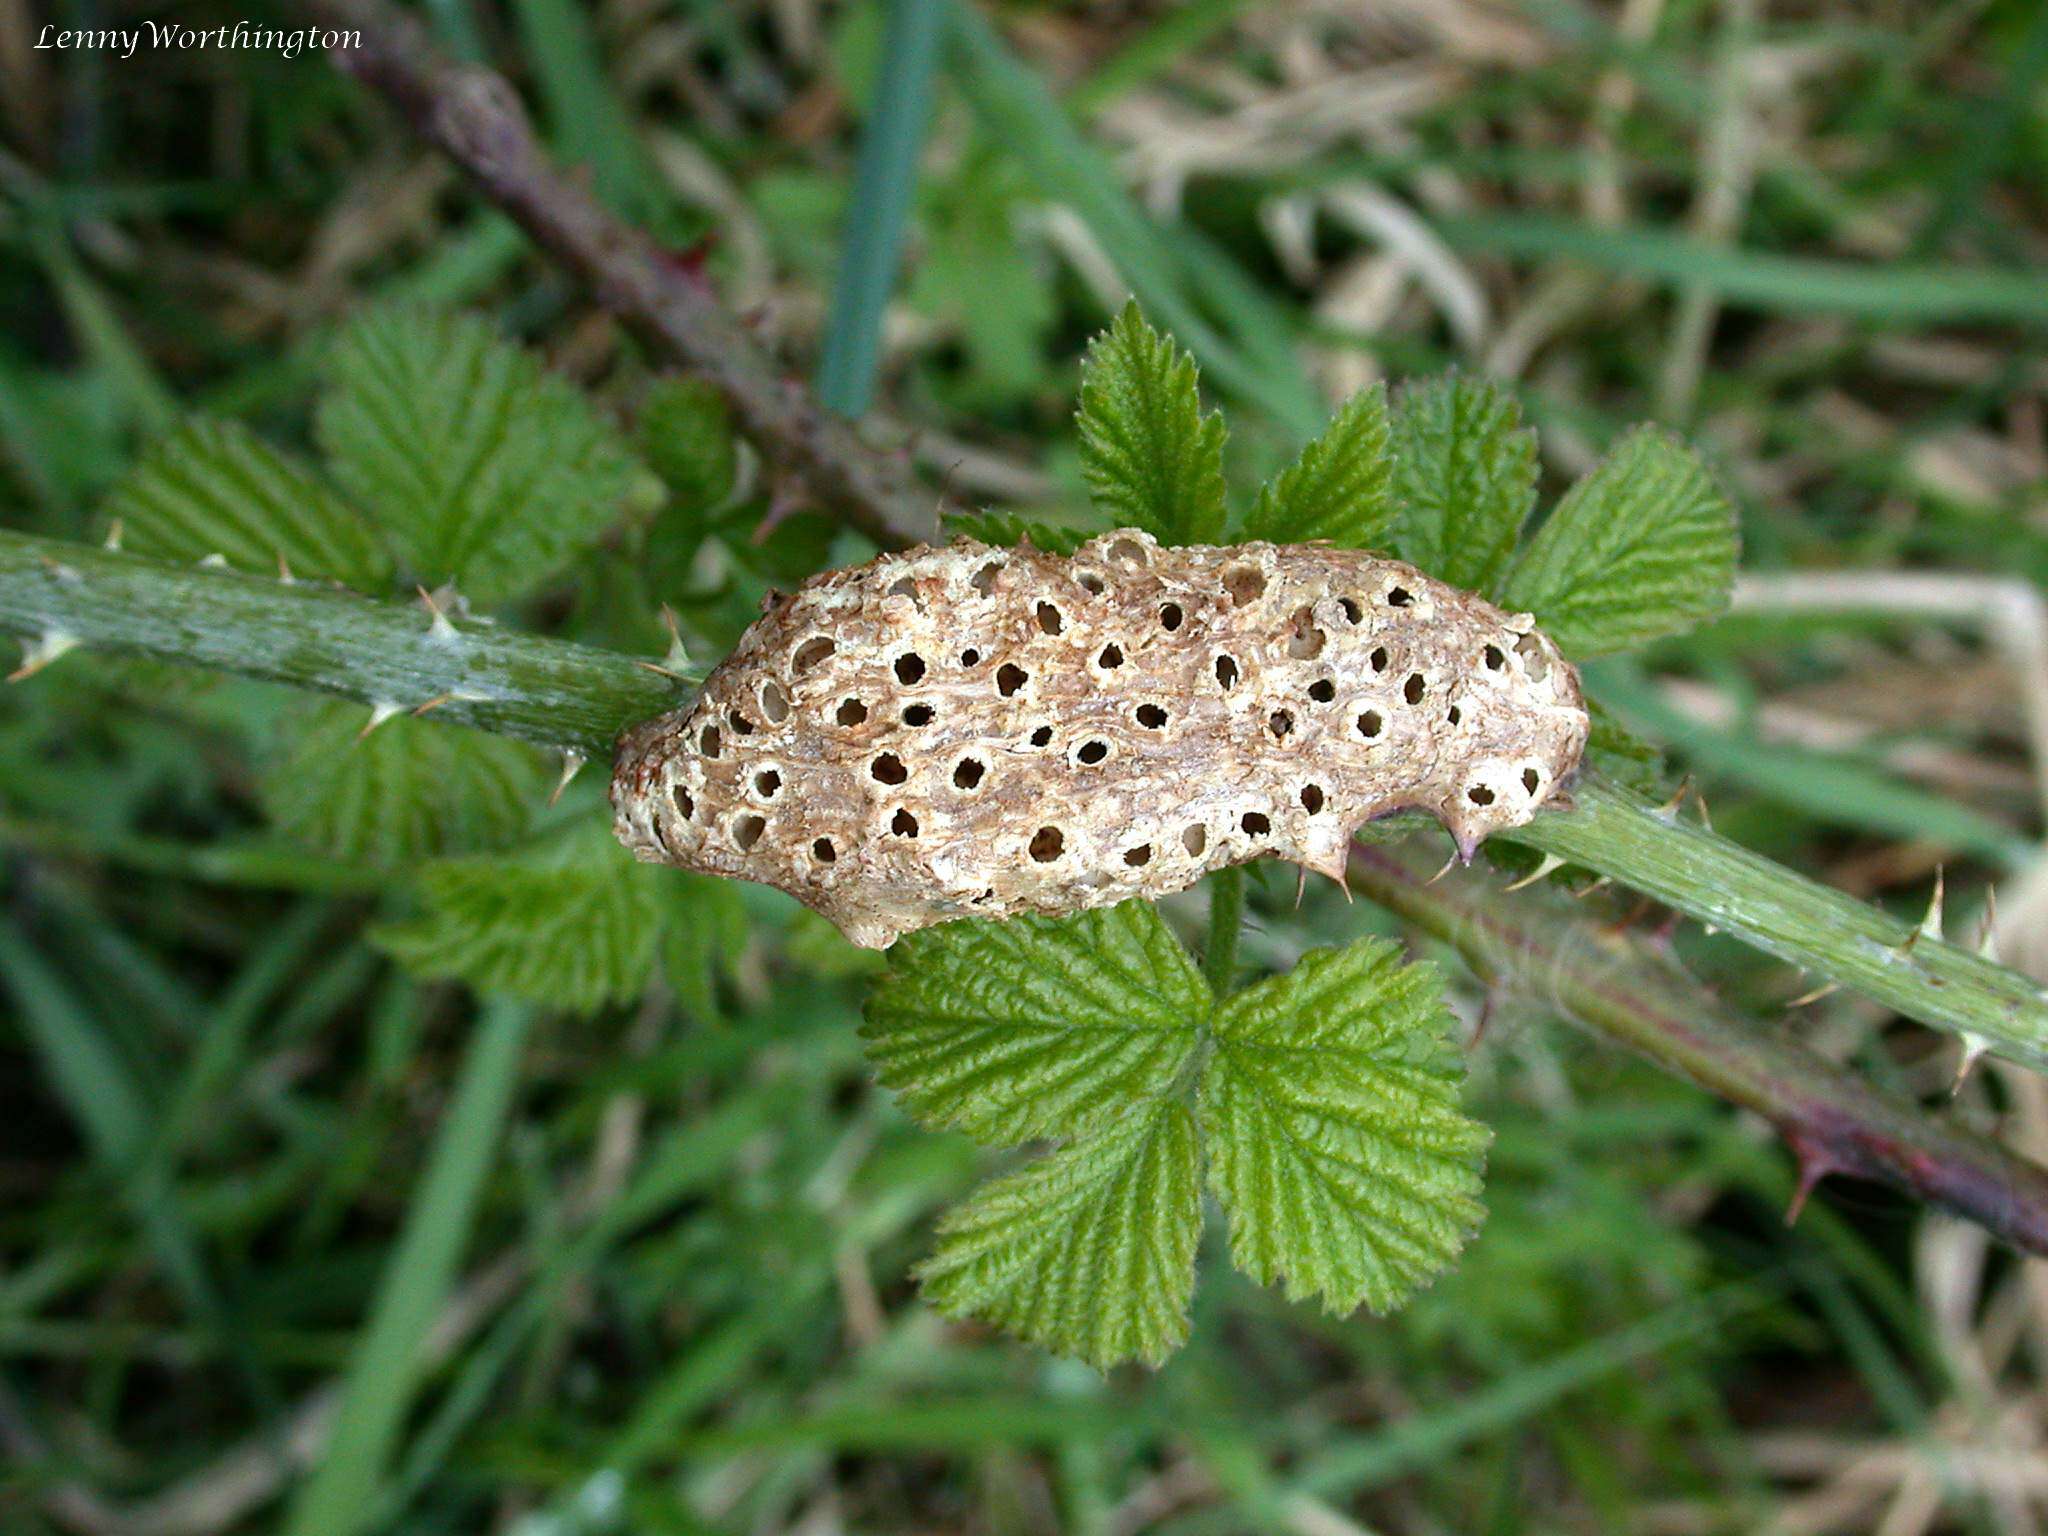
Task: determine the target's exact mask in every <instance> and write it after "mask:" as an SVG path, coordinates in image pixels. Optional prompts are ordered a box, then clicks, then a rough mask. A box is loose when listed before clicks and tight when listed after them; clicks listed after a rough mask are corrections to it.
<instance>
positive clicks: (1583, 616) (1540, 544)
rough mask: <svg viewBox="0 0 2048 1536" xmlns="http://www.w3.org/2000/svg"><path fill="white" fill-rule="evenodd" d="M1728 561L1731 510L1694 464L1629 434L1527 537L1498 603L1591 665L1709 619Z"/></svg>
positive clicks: (1661, 444)
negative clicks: (1590, 659)
mask: <svg viewBox="0 0 2048 1536" xmlns="http://www.w3.org/2000/svg"><path fill="white" fill-rule="evenodd" d="M1736 554H1737V544H1736V529H1735V513H1734V509H1733V508H1731V507H1730V506H1729V504H1728V501H1727V499H1726V498H1725V497H1724V496H1722V494H1721V491H1720V488H1719V487H1718V486H1716V485H1715V484H1714V479H1713V476H1711V475H1710V474H1708V473H1707V468H1706V466H1705V465H1704V464H1702V463H1701V462H1700V459H1699V455H1698V454H1696V453H1694V452H1693V450H1692V449H1690V448H1688V447H1687V446H1686V445H1685V444H1684V443H1682V442H1680V441H1679V440H1678V439H1676V438H1674V437H1672V436H1670V435H1669V434H1667V433H1664V432H1660V431H1658V430H1656V429H1655V428H1652V427H1638V428H1637V429H1636V430H1635V431H1633V432H1631V433H1630V434H1629V435H1628V436H1627V437H1624V438H1623V439H1622V440H1621V443H1620V445H1619V446H1617V447H1616V448H1615V449H1614V451H1613V452H1612V453H1610V454H1609V455H1608V456H1607V458H1606V459H1605V460H1604V461H1602V463H1601V464H1600V465H1599V467H1598V468H1596V469H1595V470H1594V471H1593V472H1592V473H1591V474H1589V475H1587V476H1586V477H1585V478H1584V479H1583V480H1581V481H1579V483H1578V484H1576V485H1574V486H1573V487H1572V488H1571V490H1570V491H1568V492H1566V494H1565V497H1564V500H1562V501H1561V502H1559V503H1558V505H1557V509H1556V510H1555V511H1553V512H1552V513H1551V514H1550V517H1549V518H1548V520H1546V521H1545V522H1544V524H1543V526H1542V527H1541V528H1539V529H1537V530H1536V536H1535V538H1533V539H1532V540H1530V542H1529V547H1528V548H1527V549H1526V550H1525V551H1523V554H1522V558H1521V560H1520V562H1519V563H1518V564H1517V565H1516V566H1515V568H1514V571H1513V573H1512V574H1511V575H1510V576H1509V577H1508V581H1507V587H1506V590H1505V592H1504V593H1503V595H1502V600H1503V601H1504V602H1505V603H1506V604H1507V605H1508V606H1509V607H1511V608H1526V609H1528V610H1529V611H1530V612H1532V613H1534V614H1535V615H1536V617H1537V620H1538V621H1539V622H1540V623H1541V624H1542V625H1543V626H1544V628H1545V629H1547V630H1548V631H1549V632H1550V635H1551V637H1552V638H1553V639H1554V640H1556V641H1557V643H1558V644H1559V645H1560V646H1562V647H1563V648H1564V649H1565V650H1566V651H1567V652H1568V653H1570V654H1571V655H1573V656H1596V655H1599V654H1600V653H1601V652H1603V651H1616V650H1623V649H1625V648H1627V647H1629V646H1633V645H1641V644H1642V643H1643V642H1645V641H1647V640H1655V639H1657V638H1658V637H1660V636H1663V635H1669V634H1675V633H1677V632H1678V631H1680V630H1684V629H1688V628H1690V627H1691V626H1692V625H1694V624H1697V623H1699V622H1700V621H1701V620H1702V619H1707V618H1711V617H1713V616H1714V615H1715V614H1717V613H1719V612H1720V611H1721V610H1722V609H1723V608H1724V607H1725V606H1726V605H1727V601H1728V589H1729V587H1730V585H1731V584H1732V583H1733V581H1734V579H1735V558H1736Z"/></svg>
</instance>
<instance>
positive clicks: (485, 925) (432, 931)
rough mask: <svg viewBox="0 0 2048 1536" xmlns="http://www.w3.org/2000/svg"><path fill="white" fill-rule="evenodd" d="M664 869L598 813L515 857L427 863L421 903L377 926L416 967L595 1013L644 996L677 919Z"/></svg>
mask: <svg viewBox="0 0 2048 1536" xmlns="http://www.w3.org/2000/svg"><path fill="white" fill-rule="evenodd" d="M664 873H665V872H664V871H662V870H658V869H655V868H652V867H650V866H647V865H641V864H636V863H634V862H633V860H632V858H631V857H630V856H629V855H628V854H627V853H626V851H625V849H623V848H621V847H620V846H619V845H618V843H617V842H616V841H615V840H614V839H613V838H612V837H611V836H610V835H609V834H608V833H607V832H606V831H605V830H604V829H603V828H602V827H601V826H600V825H598V824H596V823H593V824H592V825H591V826H590V827H589V828H583V829H579V830H578V832H577V833H576V834H575V835H572V836H567V837H561V838H557V839H554V840H553V841H552V842H550V843H548V844H545V845H543V846H542V847H541V848H539V849H535V850H530V851H527V852H523V853H521V854H519V855H518V856H516V857H500V858H491V857H480V858H467V859H447V860H443V861H441V862H439V863H435V864H430V865H428V866H427V867H426V868H425V869H424V870H422V871H421V873H420V880H419V888H420V908H421V910H420V913H419V915H418V916H417V917H415V918H413V919H411V920H410V921H408V922H404V923H399V924H388V925H385V926H382V927H379V928H377V929H374V930H372V933H371V938H372V939H373V940H374V941H375V942H376V943H377V944H378V945H379V946H380V947H381V948H383V949H385V950H386V951H388V952H389V953H390V954H392V955H393V956H395V957H396V958H397V959H398V961H399V962H400V963H401V964H403V965H404V966H405V967H406V968H407V969H408V970H411V971H414V972H416V973H418V974H419V975H422V976H435V977H453V978H454V979H456V980H459V981H463V982H466V983H468V984H469V985H470V986H472V987H474V988H476V989H477V990H478V991H479V992H487V993H503V994H505V995H508V996H512V997H520V998H525V999H527V1000H529V1001H532V1002H536V1003H542V1004H545V1005H547V1006H549V1007H553V1008H564V1009H568V1010H571V1011H573V1012H578V1013H590V1012H594V1011H595V1010H597V1009H599V1008H602V1007H604V1006H605V1005H606V1004H607V1003H625V1002H630V1001H632V1000H633V999H635V998H637V997H638V996H639V995H640V994H641V992H642V991H643V990H644V989H645V987H646V985H647V979H648V977H649V975H650V974H651V973H652V971H653V969H654V959H655V953H656V946H657V945H658V944H659V943H660V941H661V938H662V929H663V925H664V923H665V921H666V919H667V916H668V914H667V912H666V911H665V901H666V899H667V898H668V896H669V895H670V894H671V893H670V892H668V891H667V890H665V882H664V878H663V877H664Z"/></svg>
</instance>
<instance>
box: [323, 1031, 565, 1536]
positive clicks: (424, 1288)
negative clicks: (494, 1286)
mask: <svg viewBox="0 0 2048 1536" xmlns="http://www.w3.org/2000/svg"><path fill="white" fill-rule="evenodd" d="M532 1022H533V1014H532V1011H531V1010H529V1009H527V1008H525V1007H523V1006H520V1005H517V1004H512V1003H505V1002H494V1003H492V1004H490V1005H489V1006H487V1007H486V1008H485V1010H484V1013H483V1017H482V1019H481V1020H480V1021H479V1023H478V1025H477V1027H476V1035H475V1038H474V1039H473V1040H472V1041H471V1043H470V1046H469V1050H468V1053H467V1055H466V1056H465V1058H464V1060H463V1064H462V1072H461V1076H460V1078H459V1079H458V1080H457V1083H456V1087H455V1094H454V1097H453V1098H452V1099H451V1101H450V1103H449V1107H448V1111H447V1113H446V1115H445V1116H444V1117H443V1119H442V1122H441V1127H440V1129H439V1131H438V1132H437V1133H436V1134H435V1137H434V1144H433V1147H432V1149H431V1151H430V1152H429V1153H428V1159H427V1168H426V1173H425V1175H424V1177H423V1178H422V1179H421V1181H420V1187H419V1192H418V1193H417V1194H416V1195H415V1196H414V1197H413V1201H412V1205H411V1208H410V1209H409V1210H408V1211H407V1213H406V1218H405V1228H404V1230H403V1232H402V1233H401V1234H400V1235H399V1239H398V1244H397V1246H396V1248H395V1249H394V1250H393V1252H392V1255H391V1261H390V1263H389V1264H388V1265H387V1266H386V1268H385V1271H384V1275H383V1278H382V1280H381V1281H380V1282H379V1285H378V1289H377V1298H376V1302H375V1305H374V1306H373V1308H372V1311H371V1314H370V1320H369V1322H368V1324H367V1325H366V1326H365V1328H364V1330H363V1334H362V1341H361V1343H360V1344H358V1345H357V1347H356V1352H355V1359H354V1361H353V1362H352V1363H351V1364H350V1367H349V1371H348V1379H347V1382H346V1384H345V1386H344V1387H343V1389H342V1400H341V1407H340V1410H339V1413H338V1415H337V1418H336V1421H335V1428H334V1439H333V1442H332V1443H331V1444H330V1445H329V1447H328V1450H327V1455H326V1458H325V1459H324V1460H323V1461H322V1462H321V1464H320V1467H319V1470H318V1471H316V1472H315V1473H314V1474H313V1478H312V1481H310V1482H309V1483H307V1484H306V1485H305V1486H304V1487H303V1488H302V1489H301V1490H300V1493H299V1496H298V1498H297V1500H296V1501H295V1502H294V1504H293V1506H292V1510H291V1516H290V1519H289V1521H288V1522H287V1525H286V1530H287V1531H288V1532H289V1533H290V1536H345V1533H347V1532H352V1531H356V1530H360V1529H362V1527H363V1525H364V1522H365V1521H366V1519H367V1518H368V1516H369V1514H370V1513H371V1509H372V1504H373V1500H374V1498H375V1496H376V1494H377V1492H378V1489H379V1485H380V1484H381V1482H382V1480H383V1477H384V1469H385V1465H386V1463H387V1461H388V1460H389V1458H390V1454H391V1449H392V1446H393V1444H394V1442H395V1441H396V1439H397V1436H398V1429H399V1424H400V1421H401V1420H402V1419H403V1418H404V1416H405V1411H406V1409H407V1408H408V1407H409V1406H410V1404H411V1402H412V1397H413V1393H414V1390H415V1389H416V1388H417V1386H418V1384H419V1382H418V1375H419V1370H418V1361H419V1356H420V1345H421V1342H422V1340H423V1339H424V1338H425V1337H426V1334H427V1330H428V1329H429V1328H430V1327H431V1326H432V1324H433V1321H434V1318H435V1317H436V1316H437V1315H438V1314H439V1312H440V1310H441V1308H442V1306H443V1304H444V1303H445V1302H446V1300H447V1298H448V1294H449V1291H450V1289H451V1288H452V1286H453V1284H454V1280H455V1269H456V1264H457V1263H458V1261H459V1260H460V1258H461V1255H462V1250H463V1248H464V1246H465V1245H466V1244H467V1241H468V1238H469V1232H470V1227H471V1225H472V1224H473V1222H474V1219H475V1216H476V1212H477V1207H478V1205H479V1204H480V1203H481V1199H482V1195H483V1188H484V1183H485V1178H486V1176H487V1175H488V1174H489V1172H490V1167H491V1162H492V1159H493V1157H494V1156H495V1154H496V1150H497V1145H498V1140H499V1137H500V1134H501V1132H502V1130H503V1128H504V1122H505V1118H506V1115H507V1113H508V1111H509V1110H510V1108H511V1105H512V1096H513V1088H514V1086H515V1085H516V1083H517V1081H518V1076H519V1063H520V1057H521V1055H522V1053H523V1051H524V1048H525V1045H526V1035H527V1030H528V1027H529V1026H530V1025H531V1023H532Z"/></svg>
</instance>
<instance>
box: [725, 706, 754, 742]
mask: <svg viewBox="0 0 2048 1536" xmlns="http://www.w3.org/2000/svg"><path fill="white" fill-rule="evenodd" d="M725 723H726V724H727V725H729V726H731V727H732V733H733V735H735V736H751V735H753V734H754V722H753V721H751V720H749V719H748V718H747V717H746V716H745V715H743V714H741V713H740V712H739V711H738V710H736V709H734V710H728V711H727V712H726V716H725Z"/></svg>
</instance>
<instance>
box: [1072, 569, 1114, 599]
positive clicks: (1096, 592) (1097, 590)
mask: <svg viewBox="0 0 2048 1536" xmlns="http://www.w3.org/2000/svg"><path fill="white" fill-rule="evenodd" d="M1074 579H1075V580H1076V581H1078V582H1080V584H1081V590H1082V591H1083V592H1087V593H1089V594H1091V595H1092V596H1095V597H1100V596H1102V594H1103V593H1104V592H1107V591H1108V590H1109V583H1107V582H1106V581H1104V580H1103V579H1102V577H1101V576H1100V575H1099V574H1098V573H1097V572H1094V571H1083V572H1082V573H1081V574H1080V575H1079V576H1077V577H1075V578H1074Z"/></svg>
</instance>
